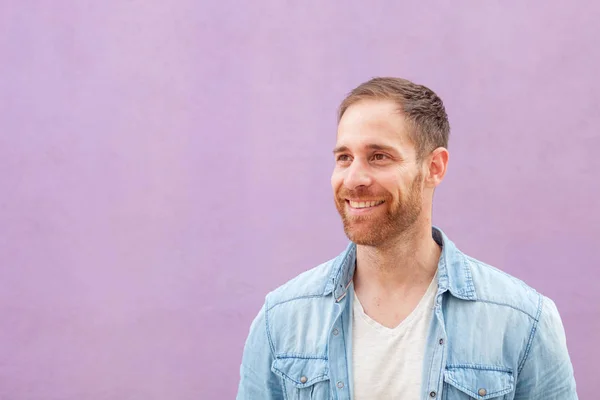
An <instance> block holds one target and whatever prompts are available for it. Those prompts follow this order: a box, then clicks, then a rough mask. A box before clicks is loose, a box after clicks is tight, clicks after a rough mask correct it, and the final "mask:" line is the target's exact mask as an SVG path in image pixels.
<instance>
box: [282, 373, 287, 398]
mask: <svg viewBox="0 0 600 400" xmlns="http://www.w3.org/2000/svg"><path fill="white" fill-rule="evenodd" d="M281 387H282V388H283V400H287V399H288V396H287V389H286V388H285V379H284V378H283V376H282V377H281Z"/></svg>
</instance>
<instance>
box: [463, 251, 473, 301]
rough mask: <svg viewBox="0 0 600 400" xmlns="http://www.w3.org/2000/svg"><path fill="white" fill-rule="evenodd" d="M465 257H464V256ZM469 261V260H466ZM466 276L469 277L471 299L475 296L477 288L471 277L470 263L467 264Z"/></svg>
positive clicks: (468, 284)
mask: <svg viewBox="0 0 600 400" xmlns="http://www.w3.org/2000/svg"><path fill="white" fill-rule="evenodd" d="M463 257H464V255H463ZM464 261H467V260H464ZM464 264H465V275H466V276H467V293H466V294H467V295H469V296H470V297H471V296H473V295H474V294H475V287H474V286H473V275H471V268H470V263H468V262H465V263H464Z"/></svg>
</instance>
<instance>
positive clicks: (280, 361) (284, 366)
mask: <svg viewBox="0 0 600 400" xmlns="http://www.w3.org/2000/svg"><path fill="white" fill-rule="evenodd" d="M271 370H272V371H273V372H274V373H275V374H277V375H279V376H281V377H282V378H284V379H287V380H288V381H290V382H292V383H293V385H294V386H296V387H297V388H300V389H301V388H305V387H308V386H311V385H314V384H315V383H317V382H321V381H326V380H329V366H328V365H327V360H325V359H323V358H299V357H285V358H276V359H275V361H273V364H272V366H271Z"/></svg>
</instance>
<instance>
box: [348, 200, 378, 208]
mask: <svg viewBox="0 0 600 400" xmlns="http://www.w3.org/2000/svg"><path fill="white" fill-rule="evenodd" d="M381 203H383V201H351V202H350V206H352V208H368V207H375V206H378V205H379V204H381Z"/></svg>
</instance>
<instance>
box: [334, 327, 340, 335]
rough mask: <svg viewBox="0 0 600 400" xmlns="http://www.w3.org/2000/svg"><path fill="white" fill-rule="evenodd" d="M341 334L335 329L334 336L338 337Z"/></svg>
mask: <svg viewBox="0 0 600 400" xmlns="http://www.w3.org/2000/svg"><path fill="white" fill-rule="evenodd" d="M339 334H340V331H338V329H337V328H335V329H334V330H333V336H337V335H339Z"/></svg>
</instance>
